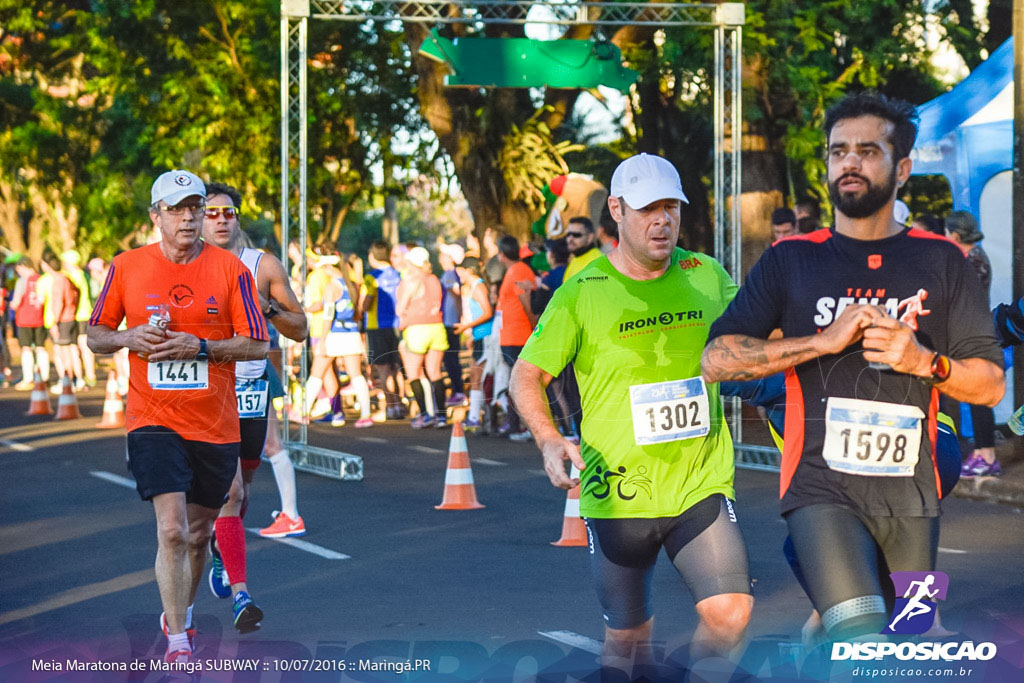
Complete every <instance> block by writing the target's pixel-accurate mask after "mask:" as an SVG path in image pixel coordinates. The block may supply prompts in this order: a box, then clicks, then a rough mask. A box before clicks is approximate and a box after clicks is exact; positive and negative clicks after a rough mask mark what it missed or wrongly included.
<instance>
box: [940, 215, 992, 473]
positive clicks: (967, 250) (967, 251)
mask: <svg viewBox="0 0 1024 683" xmlns="http://www.w3.org/2000/svg"><path fill="white" fill-rule="evenodd" d="M945 226H946V236H947V237H948V238H949V239H951V240H953V242H954V243H956V245H957V246H958V247H960V251H962V252H963V253H964V256H966V257H967V261H968V263H970V264H971V266H972V267H973V268H974V272H976V273H977V274H978V277H979V278H980V279H981V286H982V289H984V290H985V305H986V306H987V305H988V304H989V300H988V296H989V290H990V289H991V287H992V265H991V264H990V263H989V260H988V255H987V254H985V250H984V249H982V248H981V244H979V243H980V242H981V240H982V239H983V238H984V237H985V236H984V235H983V234H982V233H981V230H979V229H978V221H977V220H975V218H974V216H972V215H971V214H970V213H969V212H967V211H954V212H953V213H951V214H949V216H947V217H946V221H945ZM954 414H955V413H954ZM995 422H996V421H995V414H994V413H993V412H992V409H991V408H989V407H987V406H975V405H972V406H971V424H972V427H973V429H974V451H973V452H972V453H971V455H970V457H968V458H967V460H966V461H965V462H964V466H963V468H962V469H961V470H960V476H962V477H980V476H990V477H998V476H999V475H1001V474H1002V473H1003V469H1002V467H1001V466H1000V465H999V461H998V460H996V441H995V432H996V424H995Z"/></svg>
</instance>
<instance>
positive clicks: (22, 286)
mask: <svg viewBox="0 0 1024 683" xmlns="http://www.w3.org/2000/svg"><path fill="white" fill-rule="evenodd" d="M15 270H16V271H17V272H18V282H17V284H16V285H15V286H14V295H13V296H12V297H11V309H12V310H13V311H14V324H15V325H16V326H17V327H18V345H19V346H20V347H21V381H20V382H18V383H17V384H15V385H14V388H15V389H17V390H19V391H29V390H30V389H32V387H33V382H32V375H33V370H35V371H37V372H39V375H40V376H41V377H42V378H43V381H44V382H47V381H49V379H50V354H49V352H47V350H46V346H45V344H46V333H47V329H46V326H45V325H44V324H43V323H44V319H43V296H42V293H41V292H40V291H39V278H40V277H41V276H40V275H39V273H38V272H36V269H35V268H33V267H32V261H31V260H30V259H29V258H28V257H23V258H22V259H21V260H20V261H18V264H17V265H16V266H15Z"/></svg>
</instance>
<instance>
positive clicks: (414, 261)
mask: <svg viewBox="0 0 1024 683" xmlns="http://www.w3.org/2000/svg"><path fill="white" fill-rule="evenodd" d="M393 256H394V254H392V257H393ZM405 265H406V271H405V274H404V275H402V283H401V284H400V285H399V286H398V309H397V310H398V320H399V324H400V325H401V327H402V342H401V343H400V344H399V345H398V350H399V352H400V353H401V354H402V364H403V365H404V366H405V374H406V377H407V378H408V380H409V383H410V384H412V393H413V395H414V396H415V397H416V403H417V404H419V407H420V414H419V415H417V416H416V418H415V419H413V421H412V428H413V429H423V428H424V427H437V428H442V427H446V426H447V425H448V422H447V420H446V419H445V411H444V382H443V381H442V380H441V360H442V358H443V357H444V352H445V351H446V350H447V349H448V335H447V334H446V333H445V329H444V319H443V316H442V315H441V297H442V293H441V282H440V281H439V280H438V279H437V276H436V275H434V274H433V273H432V272H431V270H430V253H429V252H427V250H426V249H424V248H423V247H413V248H412V249H410V250H409V251H408V253H406V255H405ZM424 370H425V371H426V377H424Z"/></svg>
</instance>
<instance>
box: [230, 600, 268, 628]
mask: <svg viewBox="0 0 1024 683" xmlns="http://www.w3.org/2000/svg"><path fill="white" fill-rule="evenodd" d="M261 621H263V610H261V609H260V608H259V605H257V604H256V603H255V602H253V599H252V598H250V597H249V594H248V593H246V592H245V591H238V593H236V594H235V628H237V629H238V632H239V633H252V632H253V631H258V630H259V628H260V622H261Z"/></svg>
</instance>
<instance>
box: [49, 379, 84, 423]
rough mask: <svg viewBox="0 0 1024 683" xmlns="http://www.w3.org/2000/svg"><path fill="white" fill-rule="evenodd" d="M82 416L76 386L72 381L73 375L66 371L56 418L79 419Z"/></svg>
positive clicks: (62, 381)
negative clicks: (76, 395)
mask: <svg viewBox="0 0 1024 683" xmlns="http://www.w3.org/2000/svg"><path fill="white" fill-rule="evenodd" d="M80 417H82V414H81V413H80V412H78V399H77V398H75V387H74V385H73V383H72V382H71V375H69V374H68V373H66V372H65V373H64V379H62V380H61V392H60V398H58V399H57V414H56V415H55V416H54V418H53V419H54V420H77V419H78V418H80Z"/></svg>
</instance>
